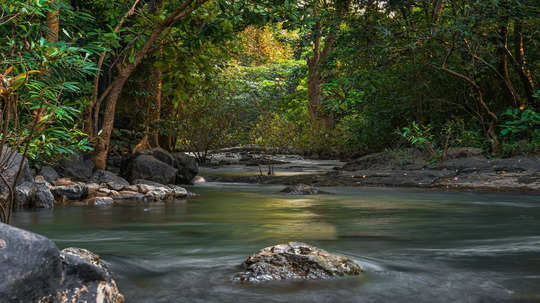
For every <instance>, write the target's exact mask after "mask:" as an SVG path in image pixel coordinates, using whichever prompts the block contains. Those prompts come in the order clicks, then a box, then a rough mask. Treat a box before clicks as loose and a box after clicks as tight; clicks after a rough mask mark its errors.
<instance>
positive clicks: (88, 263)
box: [39, 248, 124, 303]
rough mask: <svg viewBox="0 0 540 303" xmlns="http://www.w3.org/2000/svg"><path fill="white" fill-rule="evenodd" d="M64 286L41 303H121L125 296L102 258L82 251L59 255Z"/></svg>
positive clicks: (41, 300) (73, 250) (78, 249)
mask: <svg viewBox="0 0 540 303" xmlns="http://www.w3.org/2000/svg"><path fill="white" fill-rule="evenodd" d="M60 260H61V261H62V267H63V272H64V277H65V278H64V279H65V281H64V283H62V285H61V286H60V287H59V288H58V289H57V290H56V292H53V293H51V294H50V295H48V296H44V297H42V298H40V300H39V302H40V303H45V302H47V303H49V302H50V303H52V302H54V303H57V302H58V303H60V302H100V303H122V302H124V296H123V295H122V294H121V293H120V291H119V290H118V287H117V285H116V281H115V280H114V279H113V278H112V274H111V271H110V269H109V268H108V267H107V265H106V264H105V263H104V262H103V261H101V260H100V258H99V256H98V255H96V254H94V253H92V252H90V251H88V250H86V249H81V248H66V249H63V250H62V251H61V252H60Z"/></svg>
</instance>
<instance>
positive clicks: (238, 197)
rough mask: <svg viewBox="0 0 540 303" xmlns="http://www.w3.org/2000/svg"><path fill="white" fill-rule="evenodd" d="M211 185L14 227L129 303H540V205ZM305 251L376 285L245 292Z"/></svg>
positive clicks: (504, 199) (426, 193)
mask: <svg viewBox="0 0 540 303" xmlns="http://www.w3.org/2000/svg"><path fill="white" fill-rule="evenodd" d="M281 189H283V186H279V185H257V184H240V183H214V182H209V183H203V184H199V185H196V186H193V187H191V188H189V190H191V191H193V192H195V193H197V194H199V196H198V197H196V198H193V199H191V200H189V201H188V202H182V201H178V202H174V203H167V204H153V205H140V206H129V207H128V206H125V207H105V208H99V207H95V208H93V207H66V208H56V209H55V210H54V211H46V210H42V211H23V212H17V213H16V214H15V218H14V223H15V225H16V226H18V227H22V228H25V229H28V230H31V231H33V232H37V233H40V234H43V235H45V236H47V237H49V238H50V239H52V240H53V241H55V242H56V243H57V245H58V246H59V247H60V248H64V247H70V246H75V247H82V248H86V249H89V250H91V251H93V252H95V253H97V254H99V255H101V257H102V258H103V259H105V260H106V261H108V262H109V263H110V265H111V268H112V270H113V271H114V273H115V274H116V276H117V281H118V284H119V287H120V290H121V292H122V293H124V294H125V296H126V299H127V302H236V303H239V302H288V303H290V302H415V303H418V302H540V286H539V285H540V196H538V195H532V194H531V195H529V194H516V193H512V194H510V193H488V192H483V193H474V192H455V191H454V192H445V191H432V190H418V189H388V188H367V187H363V188H357V187H354V188H352V187H329V188H325V191H329V192H332V193H334V194H332V195H315V196H289V195H286V194H283V193H280V190H281ZM287 241H304V242H306V243H309V244H311V245H315V246H317V247H320V248H323V249H326V250H328V251H330V252H334V253H339V254H343V255H346V256H349V257H352V258H353V259H355V260H356V261H357V262H358V263H359V264H360V265H361V266H362V267H363V269H364V270H365V275H364V276H362V277H355V278H344V279H337V280H333V281H311V282H308V281H303V282H278V283H267V284H261V285H254V286H248V285H239V284H234V283H232V282H231V280H230V278H231V276H232V275H233V274H234V273H235V272H237V271H238V270H239V268H238V265H239V264H240V263H241V262H242V261H243V260H244V259H245V258H246V257H247V256H248V255H250V254H252V253H254V252H256V251H257V250H259V249H260V248H263V247H266V246H270V245H274V244H278V243H284V242H287Z"/></svg>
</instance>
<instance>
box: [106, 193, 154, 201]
mask: <svg viewBox="0 0 540 303" xmlns="http://www.w3.org/2000/svg"><path fill="white" fill-rule="evenodd" d="M111 194H112V198H113V199H114V201H115V202H122V201H125V200H131V202H146V199H145V196H144V195H143V194H141V193H138V192H134V191H127V190H123V191H119V192H113V193H111Z"/></svg>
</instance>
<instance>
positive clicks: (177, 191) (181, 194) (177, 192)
mask: <svg viewBox="0 0 540 303" xmlns="http://www.w3.org/2000/svg"><path fill="white" fill-rule="evenodd" d="M168 186H169V188H170V189H171V190H172V191H173V196H174V198H175V199H185V198H187V197H189V196H190V193H189V192H188V191H187V190H186V189H185V188H183V187H180V186H178V185H172V184H170V185H168Z"/></svg>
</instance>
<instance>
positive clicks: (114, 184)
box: [90, 170, 129, 190]
mask: <svg viewBox="0 0 540 303" xmlns="http://www.w3.org/2000/svg"><path fill="white" fill-rule="evenodd" d="M90 181H91V182H94V183H97V184H102V183H106V184H107V186H108V187H109V188H110V189H114V190H122V189H123V188H124V187H125V186H129V182H128V181H126V179H124V178H122V177H120V176H118V175H117V174H115V173H112V172H110V171H106V170H98V171H96V172H95V173H94V174H93V175H92V178H90Z"/></svg>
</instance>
